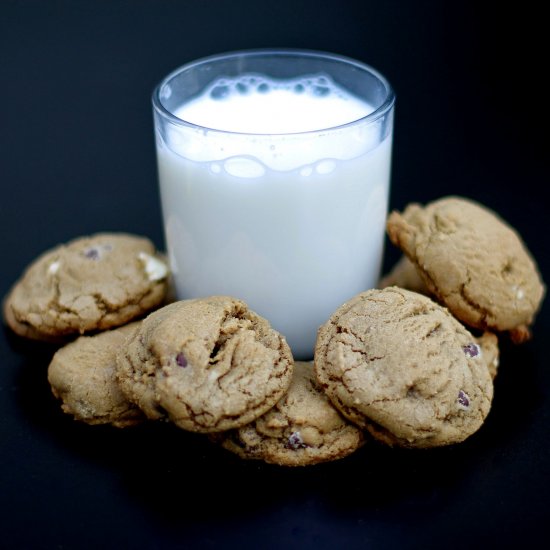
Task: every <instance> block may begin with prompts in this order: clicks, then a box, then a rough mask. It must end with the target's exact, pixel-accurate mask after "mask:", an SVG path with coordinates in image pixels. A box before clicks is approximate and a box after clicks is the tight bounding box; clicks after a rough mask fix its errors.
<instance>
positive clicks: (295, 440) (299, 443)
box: [285, 432, 307, 451]
mask: <svg viewBox="0 0 550 550" xmlns="http://www.w3.org/2000/svg"><path fill="white" fill-rule="evenodd" d="M285 447H286V448H287V449H293V450H294V451H295V450H297V449H304V448H305V447H307V445H306V444H305V443H304V441H303V439H302V436H301V435H300V432H293V433H291V434H290V436H289V438H288V442H287V444H286V445H285Z"/></svg>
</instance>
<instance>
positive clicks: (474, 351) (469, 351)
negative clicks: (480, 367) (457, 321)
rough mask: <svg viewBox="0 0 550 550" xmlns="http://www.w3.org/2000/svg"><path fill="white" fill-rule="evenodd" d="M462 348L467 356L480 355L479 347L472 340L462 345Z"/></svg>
mask: <svg viewBox="0 0 550 550" xmlns="http://www.w3.org/2000/svg"><path fill="white" fill-rule="evenodd" d="M462 349H463V350H464V353H465V354H466V355H468V357H478V356H480V355H481V348H480V347H479V346H478V345H477V344H474V343H473V342H472V343H471V344H468V345H467V346H463V347H462Z"/></svg>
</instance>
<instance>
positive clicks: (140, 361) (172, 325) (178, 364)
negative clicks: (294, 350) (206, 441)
mask: <svg viewBox="0 0 550 550" xmlns="http://www.w3.org/2000/svg"><path fill="white" fill-rule="evenodd" d="M117 365H118V378H119V382H120V385H121V388H122V389H123V391H124V393H125V394H126V395H127V396H128V397H129V399H130V400H132V401H133V402H134V403H136V404H137V405H138V406H139V407H140V408H141V409H142V410H143V411H144V412H145V414H146V415H147V416H148V417H149V418H152V419H158V418H162V417H168V418H169V419H170V420H171V421H172V422H174V423H175V424H176V425H178V426H179V427H180V428H183V429H185V430H189V431H195V432H204V433H207V432H216V431H222V430H228V429H231V428H236V427H239V426H242V425H244V424H247V423H249V422H251V421H252V420H254V419H255V418H257V417H259V416H261V415H262V414H263V413H264V412H266V411H267V410H268V409H270V408H271V407H272V406H273V405H274V404H275V403H276V402H277V401H278V400H279V399H280V398H281V397H282V396H283V395H284V393H285V392H286V390H287V389H288V386H289V385H290V382H291V379H292V370H293V359H292V354H291V352H290V348H289V346H288V344H287V343H286V340H285V339H284V338H283V337H282V336H281V335H280V334H279V333H278V332H276V331H275V330H274V329H272V328H271V326H270V325H269V323H268V322H267V321H266V320H265V319H263V318H262V317H260V316H258V315H256V314H255V313H254V312H252V311H251V310H249V309H248V307H247V306H246V304H245V303H244V302H242V301H240V300H237V299H234V298H230V297H226V296H213V297H209V298H203V299H196V300H184V301H180V302H175V303H173V304H170V305H168V306H165V307H163V308H162V309H159V310H157V311H155V312H153V313H152V314H150V315H149V316H148V317H147V318H146V319H144V321H143V323H142V325H141V328H140V330H139V331H138V332H137V333H136V334H135V335H134V337H133V338H131V340H130V341H129V343H128V346H127V347H126V348H125V349H121V352H120V353H119V355H118V357H117Z"/></svg>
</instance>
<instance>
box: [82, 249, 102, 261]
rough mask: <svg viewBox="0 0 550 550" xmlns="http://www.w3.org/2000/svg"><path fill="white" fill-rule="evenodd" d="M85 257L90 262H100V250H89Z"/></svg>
mask: <svg viewBox="0 0 550 550" xmlns="http://www.w3.org/2000/svg"><path fill="white" fill-rule="evenodd" d="M84 256H86V258H88V259H89V260H99V250H98V249H97V248H93V247H92V248H88V249H87V250H85V251H84Z"/></svg>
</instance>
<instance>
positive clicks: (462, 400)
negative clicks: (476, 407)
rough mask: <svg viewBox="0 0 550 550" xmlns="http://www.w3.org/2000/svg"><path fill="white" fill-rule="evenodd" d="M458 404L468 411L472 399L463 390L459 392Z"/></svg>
mask: <svg viewBox="0 0 550 550" xmlns="http://www.w3.org/2000/svg"><path fill="white" fill-rule="evenodd" d="M457 401H458V404H459V405H461V406H462V407H464V408H465V409H467V408H468V407H469V406H470V398H469V396H468V394H467V393H466V392H464V391H462V390H460V391H459V392H458V399H457Z"/></svg>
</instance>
